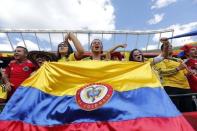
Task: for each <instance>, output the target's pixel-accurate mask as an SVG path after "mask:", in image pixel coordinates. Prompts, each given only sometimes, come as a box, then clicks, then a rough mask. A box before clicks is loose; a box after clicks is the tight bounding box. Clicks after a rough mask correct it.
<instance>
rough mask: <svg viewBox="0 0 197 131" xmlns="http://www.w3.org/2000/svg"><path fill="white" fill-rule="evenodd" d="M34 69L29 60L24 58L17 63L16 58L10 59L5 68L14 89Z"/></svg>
mask: <svg viewBox="0 0 197 131" xmlns="http://www.w3.org/2000/svg"><path fill="white" fill-rule="evenodd" d="M34 70H35V66H34V65H33V63H32V62H31V61H30V60H25V61H24V62H23V63H18V62H17V61H16V60H12V61H11V62H10V63H9V65H8V66H7V68H6V72H5V73H6V74H7V75H8V79H9V81H10V83H12V84H13V85H14V86H13V88H14V90H16V89H17V87H18V86H19V85H20V84H21V83H22V82H23V81H24V80H25V79H26V78H28V77H29V76H30V74H31V73H32V72H33V71H34Z"/></svg>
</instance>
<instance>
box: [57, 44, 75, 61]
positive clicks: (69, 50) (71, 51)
mask: <svg viewBox="0 0 197 131" xmlns="http://www.w3.org/2000/svg"><path fill="white" fill-rule="evenodd" d="M65 44H66V45H67V46H68V52H67V53H66V55H65V57H66V58H68V57H69V55H70V54H72V53H73V48H72V47H71V45H70V43H69V42H66V41H64V42H61V43H60V44H59V45H58V47H57V57H58V59H61V54H60V53H59V47H60V46H61V45H65Z"/></svg>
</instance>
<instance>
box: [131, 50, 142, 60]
mask: <svg viewBox="0 0 197 131" xmlns="http://www.w3.org/2000/svg"><path fill="white" fill-rule="evenodd" d="M135 51H139V52H140V53H142V51H141V50H138V49H133V50H132V51H131V52H130V54H129V61H136V60H135V59H134V56H133V54H134V52H135ZM142 54H143V53H142ZM142 61H144V55H142Z"/></svg>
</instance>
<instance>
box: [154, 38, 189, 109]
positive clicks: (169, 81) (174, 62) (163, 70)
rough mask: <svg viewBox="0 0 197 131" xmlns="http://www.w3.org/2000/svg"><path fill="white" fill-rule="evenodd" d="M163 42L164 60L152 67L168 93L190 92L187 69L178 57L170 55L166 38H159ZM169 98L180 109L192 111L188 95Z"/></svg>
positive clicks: (170, 46)
mask: <svg viewBox="0 0 197 131" xmlns="http://www.w3.org/2000/svg"><path fill="white" fill-rule="evenodd" d="M160 41H161V42H162V43H163V44H162V46H161V52H162V55H163V57H164V60H163V61H162V62H160V63H157V64H156V65H155V66H154V68H155V69H156V70H157V71H158V72H159V75H160V78H161V83H162V85H163V87H164V89H165V90H166V92H167V93H168V94H169V95H175V94H186V93H190V92H191V90H190V87H189V83H188V80H187V77H186V76H185V75H186V73H187V71H186V70H185V66H184V64H183V63H181V62H180V60H179V59H177V58H173V57H172V54H173V52H172V45H171V44H170V43H169V41H168V39H167V38H161V40H160ZM171 100H172V101H173V102H174V104H175V105H176V106H177V108H178V109H179V110H180V111H181V112H184V111H192V101H191V98H190V97H180V98H176V97H173V98H171Z"/></svg>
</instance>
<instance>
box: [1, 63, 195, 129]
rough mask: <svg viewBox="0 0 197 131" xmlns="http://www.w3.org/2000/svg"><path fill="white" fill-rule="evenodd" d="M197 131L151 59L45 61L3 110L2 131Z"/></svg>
mask: <svg viewBox="0 0 197 131" xmlns="http://www.w3.org/2000/svg"><path fill="white" fill-rule="evenodd" d="M48 130H49V131H70V130H77V131H79V130H80V131H98V130H99V131H108V130H110V131H115V130H117V131H193V129H192V127H191V126H190V125H189V124H188V122H187V121H186V120H185V119H184V117H183V116H182V115H181V113H180V112H179V111H178V110H177V109H176V107H175V106H174V105H173V104H172V102H171V101H170V98H169V97H168V96H167V94H166V93H165V91H164V89H163V88H162V87H161V84H160V82H159V80H158V78H157V75H156V74H155V73H154V72H153V70H152V69H151V67H150V64H149V63H137V62H113V61H76V62H66V63H55V62H54V63H45V64H44V65H43V66H42V67H41V68H40V69H39V70H38V71H37V72H36V73H35V74H33V75H32V76H31V77H30V78H28V79H27V80H26V81H25V82H23V84H22V85H21V86H20V87H19V88H18V89H17V91H16V92H15V93H14V95H13V96H12V98H11V99H10V100H9V102H8V103H7V105H6V106H5V108H4V110H3V112H2V113H1V114H0V131H48Z"/></svg>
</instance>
